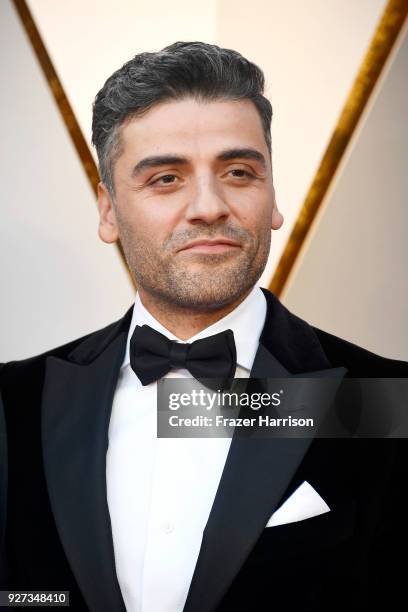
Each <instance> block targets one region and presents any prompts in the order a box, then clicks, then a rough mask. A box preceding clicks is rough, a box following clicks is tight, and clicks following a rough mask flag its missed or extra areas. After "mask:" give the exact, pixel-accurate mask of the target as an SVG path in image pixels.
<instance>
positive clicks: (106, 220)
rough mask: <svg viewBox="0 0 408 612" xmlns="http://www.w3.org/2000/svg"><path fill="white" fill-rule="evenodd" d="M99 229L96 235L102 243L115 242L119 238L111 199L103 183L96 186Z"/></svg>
mask: <svg viewBox="0 0 408 612" xmlns="http://www.w3.org/2000/svg"><path fill="white" fill-rule="evenodd" d="M98 210H99V227H98V235H99V238H100V239H101V240H103V242H107V243H111V242H116V241H117V240H118V238H119V232H118V224H117V221H116V214H115V208H114V206H113V202H112V198H111V195H110V193H109V191H108V190H107V188H106V186H105V185H104V184H103V183H99V185H98Z"/></svg>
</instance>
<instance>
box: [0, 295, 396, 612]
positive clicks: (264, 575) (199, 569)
mask: <svg viewBox="0 0 408 612" xmlns="http://www.w3.org/2000/svg"><path fill="white" fill-rule="evenodd" d="M264 293H265V296H266V299H267V306H268V310H267V317H266V322H265V325H264V328H263V331H262V335H261V338H260V344H259V349H258V352H257V354H256V357H255V361H254V365H253V369H252V372H251V376H253V377H273V376H280V375H283V374H285V373H286V372H289V373H291V374H299V373H310V372H316V371H320V372H321V371H325V373H327V374H328V375H330V373H331V371H332V369H333V368H346V370H347V373H346V376H352V377H382V378H384V377H404V378H405V377H408V364H406V363H404V362H401V361H394V360H389V359H385V358H382V357H379V356H377V355H374V354H372V353H370V352H368V351H366V350H364V349H362V348H359V347H357V346H355V345H352V344H350V343H348V342H346V341H344V340H342V339H340V338H337V337H335V336H333V335H330V334H328V333H325V332H323V331H321V330H318V329H316V328H313V327H311V326H309V325H308V324H307V323H306V322H305V321H303V320H301V319H299V318H298V317H296V316H294V315H293V314H291V313H290V312H288V310H287V309H286V308H285V307H284V306H283V305H282V304H281V303H280V302H279V301H278V300H277V299H276V298H275V297H274V296H273V295H272V294H271V293H269V292H268V291H265V290H264ZM131 314H132V310H131V309H130V310H129V311H128V312H127V313H126V314H125V316H124V317H123V318H122V319H121V320H119V321H118V322H116V323H113V324H111V325H109V326H108V327H105V328H104V329H102V330H100V331H97V332H94V333H92V334H89V335H88V336H85V337H83V338H81V339H79V340H76V341H74V342H71V343H69V344H67V345H65V346H62V347H59V348H57V349H54V350H51V351H48V352H47V353H45V354H43V355H40V356H37V357H33V358H31V359H26V360H24V361H17V362H10V363H7V364H4V365H3V366H2V369H1V371H0V372H1V375H0V382H1V387H0V388H1V395H2V401H3V409H2V410H1V409H0V548H1V560H2V568H1V581H0V582H1V584H0V586H1V587H2V588H3V589H5V588H7V589H14V590H18V589H24V590H30V589H36V590H40V589H47V590H69V591H70V600H71V609H72V610H75V611H76V610H78V611H80V610H91V611H92V612H122V611H124V610H125V606H124V603H123V599H122V595H121V591H120V588H119V584H118V580H117V576H116V572H115V561H114V551H113V542H112V532H111V525H110V518H109V512H108V505H107V497H106V472H105V469H106V463H105V462H106V451H107V447H108V425H109V419H110V411H111V406H112V398H113V395H114V391H115V387H116V381H117V377H118V372H119V368H120V365H121V363H122V360H123V357H124V350H125V343H126V337H127V332H128V329H129V325H130V321H131ZM248 333H251V330H248ZM0 408H1V406H0ZM141 469H143V466H141ZM407 475H408V453H407V443H406V441H405V440H403V439H399V440H398V439H364V440H363V439H359V440H356V439H339V440H335V439H318V438H315V439H314V440H311V439H290V440H288V439H286V440H284V439H275V440H270V439H242V438H239V437H236V438H235V437H234V438H233V440H232V443H231V447H230V451H229V454H228V458H227V461H226V464H225V467H224V471H223V474H222V477H221V481H220V484H219V488H218V491H217V495H216V498H215V501H214V504H213V507H212V510H211V514H210V516H209V520H208V522H207V525H206V527H205V529H204V533H203V539H202V545H201V550H200V554H199V557H198V560H197V564H196V567H195V571H194V576H193V579H192V582H191V586H190V591H189V594H188V598H187V602H186V604H185V607H184V612H210V611H215V610H217V611H219V612H227V611H234V612H235V611H241V610H243V611H252V610H255V611H260V612H262V611H266V610H274V611H275V610H278V611H280V610H283V609H285V610H290V611H291V610H296V611H298V610H325V611H329V610H337V609H339V610H340V609H342V610H354V609H355V610H357V609H358V610H369V609H370V608H371V607H372V606H374V605H375V606H376V608H377V609H378V605H379V604H383V605H385V604H386V605H387V606H388V608H389V609H397V604H396V602H397V601H398V598H399V597H401V595H402V596H404V597H405V595H404V591H405V589H404V587H405V565H406V561H405V555H406V553H407V550H408V549H407V547H406V546H407V540H408V538H407V523H408V512H407V510H408V506H407V504H406V501H407V496H406V489H407V487H408V478H407ZM304 480H306V481H308V482H309V483H310V484H311V485H312V486H313V487H314V488H315V489H316V490H317V491H318V493H319V494H320V495H321V496H322V497H323V499H324V500H325V501H326V502H327V503H328V505H329V507H330V508H331V511H330V512H328V513H326V514H323V515H320V516H317V517H313V518H310V519H306V520H304V521H300V522H296V523H291V524H286V525H281V526H277V527H272V528H267V529H265V525H266V523H267V521H268V519H269V518H270V516H271V515H272V513H273V512H274V511H275V510H276V508H277V507H278V506H279V505H281V504H282V503H283V501H284V500H285V499H286V498H287V497H289V495H291V493H292V492H293V491H294V490H295V489H296V488H297V487H298V486H299V485H300V484H301V483H302V482H303V481H304ZM191 494H192V495H193V494H194V492H190V491H186V493H185V495H186V500H188V496H189V495H191ZM186 503H188V501H186ZM401 554H402V556H401ZM168 562H169V563H171V559H168ZM157 588H158V589H160V584H158V585H157ZM393 605H395V608H393ZM405 605H406V604H405Z"/></svg>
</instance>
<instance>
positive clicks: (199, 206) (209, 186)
mask: <svg viewBox="0 0 408 612" xmlns="http://www.w3.org/2000/svg"><path fill="white" fill-rule="evenodd" d="M229 214H230V208H229V206H228V204H227V202H226V201H225V199H224V197H223V194H222V193H221V192H220V191H219V190H218V189H217V186H216V185H215V183H214V181H212V180H211V179H207V180H205V181H201V182H200V183H199V184H197V186H196V188H195V190H194V192H193V193H191V195H190V201H189V203H188V206H187V209H186V219H187V221H189V222H190V223H194V222H195V221H200V222H204V223H207V224H213V223H215V222H217V221H219V220H220V219H221V218H223V217H228V215H229Z"/></svg>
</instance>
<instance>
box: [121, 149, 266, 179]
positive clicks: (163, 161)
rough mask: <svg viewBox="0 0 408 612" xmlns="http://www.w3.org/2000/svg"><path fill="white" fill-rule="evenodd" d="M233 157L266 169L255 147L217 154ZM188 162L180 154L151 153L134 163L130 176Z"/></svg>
mask: <svg viewBox="0 0 408 612" xmlns="http://www.w3.org/2000/svg"><path fill="white" fill-rule="evenodd" d="M233 159H252V160H254V161H257V162H260V163H261V165H262V167H263V168H264V169H265V170H266V160H265V157H264V156H263V155H262V153H260V152H259V151H257V150H256V149H251V148H248V147H245V148H236V149H226V150H225V151H222V152H221V153H219V154H218V155H217V160H218V161H231V160H233ZM188 163H189V160H188V159H187V158H186V157H181V156H180V155H172V154H168V155H152V156H150V157H145V158H144V159H141V160H140V161H139V162H138V163H137V164H136V165H135V167H134V168H133V170H132V176H133V177H135V176H137V175H138V174H141V173H142V172H143V171H144V170H146V169H148V168H157V167H159V166H168V165H172V164H177V165H180V164H183V165H187V164H188Z"/></svg>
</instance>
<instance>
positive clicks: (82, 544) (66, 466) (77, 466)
mask: <svg viewBox="0 0 408 612" xmlns="http://www.w3.org/2000/svg"><path fill="white" fill-rule="evenodd" d="M130 317H131V310H130V311H128V313H127V314H126V315H125V317H124V318H123V319H121V320H120V321H119V322H118V323H116V324H114V325H112V326H109V327H108V328H107V329H105V330H102V331H101V332H97V333H95V334H92V335H91V336H89V337H88V339H86V340H85V341H84V342H83V343H81V344H80V345H79V346H78V347H77V348H76V349H75V350H74V351H73V352H72V353H71V354H70V355H69V356H68V360H63V359H60V358H57V357H54V356H51V357H49V358H48V359H47V364H46V377H45V383H44V392H43V404H42V439H43V458H44V469H45V475H46V480H47V486H48V493H49V497H50V502H51V506H52V510H53V514H54V517H55V521H56V526H57V529H58V532H59V536H60V539H61V542H62V545H63V547H64V550H65V553H66V555H67V558H68V561H69V563H70V565H71V568H72V570H73V573H74V575H75V578H76V580H77V582H78V585H79V587H80V589H81V591H82V593H83V596H84V598H85V600H86V602H87V605H88V606H89V608H90V610H91V611H92V612H105V611H106V612H112V611H113V610H114V611H115V612H116V611H120V610H123V611H124V610H125V606H124V603H123V599H122V595H121V592H120V588H119V584H118V581H117V577H116V573H115V560H114V551H113V541H112V533H111V525H110V517H109V511H108V505H107V494H106V451H107V448H108V427H109V419H110V412H111V407H112V400H113V394H114V391H115V387H116V381H117V377H118V372H119V368H120V365H121V363H122V360H123V355H124V350H125V345H126V334H127V329H128V327H129V323H130Z"/></svg>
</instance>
